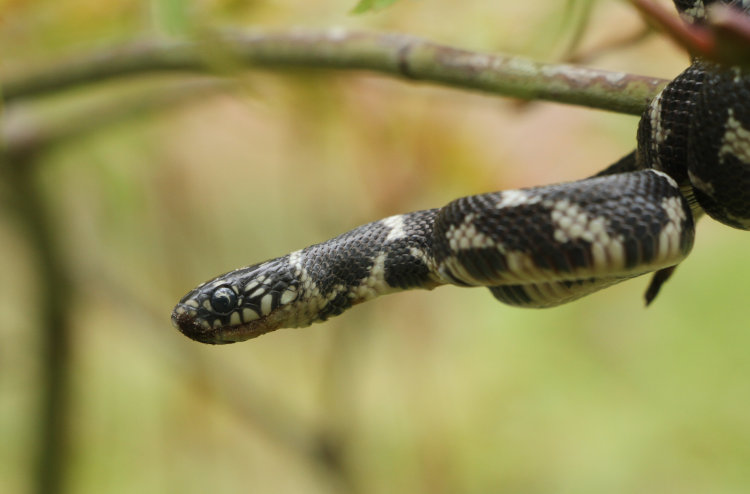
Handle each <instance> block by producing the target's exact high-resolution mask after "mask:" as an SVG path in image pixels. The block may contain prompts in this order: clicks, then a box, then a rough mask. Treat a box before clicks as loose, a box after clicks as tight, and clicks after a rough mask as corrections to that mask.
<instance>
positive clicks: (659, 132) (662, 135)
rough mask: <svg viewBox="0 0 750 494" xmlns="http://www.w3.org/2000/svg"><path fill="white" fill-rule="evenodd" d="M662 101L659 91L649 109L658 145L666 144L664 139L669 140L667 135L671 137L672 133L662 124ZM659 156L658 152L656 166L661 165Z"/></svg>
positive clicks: (652, 130)
mask: <svg viewBox="0 0 750 494" xmlns="http://www.w3.org/2000/svg"><path fill="white" fill-rule="evenodd" d="M661 103H662V93H659V94H657V95H656V97H655V98H654V99H653V100H652V101H651V105H649V109H648V118H649V120H650V121H651V137H652V138H653V139H654V142H655V143H656V145H657V146H661V145H662V144H664V141H666V140H667V137H669V133H670V130H669V129H665V128H664V126H662V121H661ZM658 156H659V153H656V160H657V163H654V164H653V165H654V166H660V165H661V160H659V158H658Z"/></svg>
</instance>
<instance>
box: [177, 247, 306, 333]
mask: <svg viewBox="0 0 750 494" xmlns="http://www.w3.org/2000/svg"><path fill="white" fill-rule="evenodd" d="M280 261H281V260H280V259H276V260H273V261H268V262H265V263H261V264H257V265H254V266H249V267H246V268H241V269H238V270H235V271H231V272H229V273H225V274H223V275H221V276H218V277H216V278H214V279H212V280H210V281H207V282H205V283H203V284H201V285H199V286H198V287H196V288H195V289H193V290H191V291H190V292H189V293H187V294H186V295H185V296H184V297H182V299H180V301H179V302H178V303H177V305H176V306H175V308H174V310H173V311H172V325H173V326H174V327H175V328H177V329H178V330H179V331H180V332H181V333H182V334H184V335H185V336H187V337H188V338H191V339H193V340H196V341H199V342H201V343H209V344H213V345H219V344H226V343H235V342H238V341H244V340H248V339H250V338H256V337H258V336H260V335H262V334H265V333H268V332H270V331H274V330H276V329H279V328H281V327H284V326H288V325H289V314H288V312H289V310H290V308H291V307H292V306H293V305H294V304H293V302H294V301H295V300H296V298H297V290H296V287H295V285H294V283H293V282H292V280H290V278H289V276H288V275H287V273H286V270H284V269H283V267H284V264H285V263H282V262H280Z"/></svg>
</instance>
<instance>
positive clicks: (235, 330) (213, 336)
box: [172, 303, 278, 345]
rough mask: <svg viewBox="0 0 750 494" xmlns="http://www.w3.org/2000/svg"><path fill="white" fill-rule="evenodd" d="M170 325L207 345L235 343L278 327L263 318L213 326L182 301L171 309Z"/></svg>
mask: <svg viewBox="0 0 750 494" xmlns="http://www.w3.org/2000/svg"><path fill="white" fill-rule="evenodd" d="M172 326H174V327H175V328H176V329H177V330H178V331H179V332H180V333H182V334H184V335H185V336H187V337H188V338H190V339H191V340H194V341H197V342H200V343H207V344H209V345H226V344H229V343H237V342H240V341H245V340H249V339H251V338H257V337H258V336H260V335H262V334H265V333H268V332H270V331H273V330H275V329H278V327H272V326H271V325H269V324H268V322H267V321H264V320H257V321H252V322H248V323H243V324H237V325H234V326H224V325H221V326H215V327H214V326H212V325H211V324H209V323H208V321H206V320H204V319H201V318H199V317H198V316H197V313H196V311H195V310H194V308H193V307H191V306H188V305H185V304H182V303H180V304H177V306H175V308H174V310H173V311H172Z"/></svg>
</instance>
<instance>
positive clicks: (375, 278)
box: [349, 252, 394, 302]
mask: <svg viewBox="0 0 750 494" xmlns="http://www.w3.org/2000/svg"><path fill="white" fill-rule="evenodd" d="M387 257H388V255H387V254H386V253H385V252H381V253H379V254H378V255H377V256H376V257H375V259H374V260H373V263H372V268H371V269H370V275H369V276H368V277H367V278H365V279H363V280H362V281H361V282H360V283H359V285H357V286H356V287H354V289H353V290H352V291H351V292H350V293H349V298H352V299H354V300H357V301H359V302H364V301H365V300H370V299H372V298H375V297H377V296H378V295H383V294H385V293H388V292H390V291H393V290H394V289H392V288H391V287H390V286H389V285H388V283H386V281H385V260H386V258H387Z"/></svg>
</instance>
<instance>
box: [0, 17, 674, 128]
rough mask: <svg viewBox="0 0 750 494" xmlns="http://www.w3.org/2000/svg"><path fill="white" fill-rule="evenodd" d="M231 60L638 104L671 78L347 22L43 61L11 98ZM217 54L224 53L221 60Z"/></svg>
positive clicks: (610, 106) (20, 78)
mask: <svg viewBox="0 0 750 494" xmlns="http://www.w3.org/2000/svg"><path fill="white" fill-rule="evenodd" d="M227 55H229V57H230V58H229V60H230V62H231V63H230V67H232V66H234V68H240V67H262V68H300V67H306V68H327V69H341V70H368V71H372V72H378V73H383V74H388V75H392V76H397V77H402V78H406V79H411V80H419V81H427V82H432V83H436V84H441V85H447V86H453V87H458V88H464V89H474V90H479V91H483V92H487V93H493V94H501V95H505V96H510V97H514V98H520V99H524V100H547V101H555V102H559V103H567V104H574V105H581V106H588V107H591V108H598V109H602V110H610V111H615V112H620V113H629V114H634V115H637V114H640V113H641V112H642V111H643V109H644V108H645V106H646V104H647V103H648V101H650V99H651V98H652V97H653V96H654V95H655V94H656V93H657V92H658V90H659V89H660V88H661V87H662V86H663V85H664V84H665V83H666V81H665V80H663V79H657V78H651V77H644V76H637V75H629V74H624V73H619V72H609V71H604V70H597V69H590V68H585V67H577V66H574V65H567V64H548V63H540V62H534V61H532V60H528V59H525V58H521V57H512V56H506V55H494V54H486V53H478V52H472V51H467V50H462V49H458V48H452V47H449V46H445V45H439V44H436V43H433V42H430V41H427V40H424V39H420V38H416V37H413V36H404V35H396V34H380V33H366V32H352V31H345V30H327V31H288V32H279V33H273V34H270V33H224V34H222V35H221V36H219V37H218V38H217V39H213V40H207V41H190V42H188V41H171V42H169V41H140V42H133V43H128V44H124V45H122V46H119V47H113V48H104V49H100V50H98V51H95V52H93V53H89V54H87V55H76V56H75V57H72V58H70V59H68V60H64V61H61V62H56V63H48V64H45V65H44V66H43V67H42V68H39V69H37V70H30V71H28V72H26V73H23V74H16V75H15V76H11V77H9V78H7V79H6V80H5V81H4V82H3V85H2V93H3V95H4V97H5V98H6V100H13V99H17V98H24V97H31V96H36V95H40V94H43V93H47V92H51V91H56V90H60V89H65V88H69V87H72V86H75V85H79V84H85V83H92V82H98V81H101V80H104V79H109V78H113V77H121V76H125V75H131V74H143V73H150V72H155V71H189V72H211V73H216V72H217V70H220V69H225V68H226V64H223V66H221V62H222V61H226V59H227ZM217 60H218V61H219V62H217Z"/></svg>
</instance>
